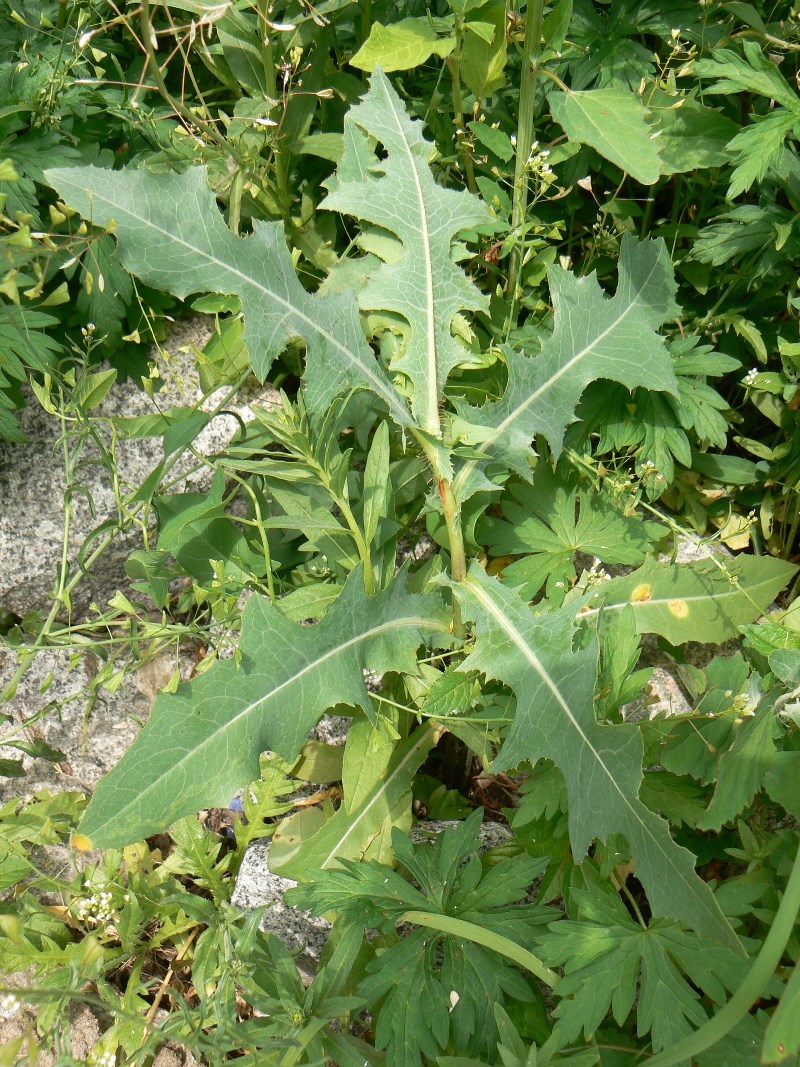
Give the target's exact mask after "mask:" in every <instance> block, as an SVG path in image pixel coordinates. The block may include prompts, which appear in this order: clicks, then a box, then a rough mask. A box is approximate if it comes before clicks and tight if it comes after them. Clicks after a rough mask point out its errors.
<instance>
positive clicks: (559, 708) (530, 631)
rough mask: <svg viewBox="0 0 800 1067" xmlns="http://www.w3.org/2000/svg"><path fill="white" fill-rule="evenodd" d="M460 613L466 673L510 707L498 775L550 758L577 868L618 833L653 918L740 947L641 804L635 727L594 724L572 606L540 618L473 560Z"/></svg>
mask: <svg viewBox="0 0 800 1067" xmlns="http://www.w3.org/2000/svg"><path fill="white" fill-rule="evenodd" d="M454 592H455V593H456V595H457V596H458V599H459V600H460V602H461V604H462V610H463V612H464V615H465V616H466V617H467V618H469V619H474V620H475V622H476V624H477V625H476V633H477V641H476V644H475V651H474V652H472V653H471V654H470V655H469V656H467V658H466V660H465V661H464V664H463V668H464V670H477V671H481V672H482V673H484V674H485V675H486V677H487V678H490V679H496V680H497V681H501V682H504V683H505V684H506V685H509V686H510V687H511V688H512V689H513V690H514V692H515V693H516V696H517V711H516V716H515V718H514V721H513V723H512V725H511V728H510V730H509V733H508V737H507V739H506V741H505V743H504V745H503V747H502V748H501V750H500V752H499V754H498V756H497V759H496V760H495V763H494V768H495V769H496V770H504V769H507V768H511V767H517V766H519V765H520V764H521V763H522V762H524V761H526V760H528V761H530V762H531V763H536V761H537V760H539V759H550V760H552V761H553V763H555V764H556V766H557V767H558V768H559V769H560V770H561V772H562V774H563V775H564V778H565V780H566V784H567V796H568V802H569V831H570V842H571V844H572V851H573V856H574V858H575V861H576V862H578V863H580V862H581V861H582V860H583V858H584V856H586V854H587V852H588V849H589V846H590V845H591V843H592V841H593V840H595V839H598V840H601V841H606V840H607V839H608V838H609V836H610V835H611V834H616V833H620V834H623V835H624V836H625V838H626V839H627V841H628V845H629V847H630V851H631V859H632V861H633V863H634V865H635V867H636V875H637V877H638V878H639V880H640V881H641V883H642V885H643V886H644V887H645V890H646V892H647V897H648V900H649V901H650V906H651V908H652V910H653V912H654V914H656V915H659V916H664V917H668V918H676V919H681V920H685V921H686V922H689V923H690V924H691V925H692V927H693V928H694V929H695V930H696V931H697V932H698V933H699V934H701V935H703V936H706V937H709V938H711V939H716V940H718V941H720V942H721V943H722V944H725V945H727V946H729V947H730V948H733V949H734V950H735V951H740V946H739V942H738V939H737V937H736V935H735V934H734V933H733V931H732V929H731V927H730V926H729V924H728V922H727V920H726V919H725V917H724V915H723V914H722V912H721V910H720V908H719V906H718V905H717V903H716V901H715V900H714V896H713V894H712V892H711V890H710V888H709V887H708V886H707V885H706V884H705V883H704V882H703V881H701V879H700V878H699V877H698V875H697V874H696V873H695V870H694V857H693V856H692V854H691V853H690V852H688V851H687V850H686V849H685V848H681V847H680V846H678V845H676V844H675V842H674V841H673V840H672V838H671V837H670V833H669V827H668V825H667V823H666V822H665V821H664V820H663V819H660V818H659V817H658V816H657V815H655V814H654V813H653V812H651V811H650V810H649V809H648V808H646V807H645V805H644V804H643V803H642V801H641V800H640V799H639V786H640V784H641V781H642V754H643V750H642V739H641V735H640V733H639V731H638V729H637V728H636V727H635V726H633V725H619V726H609V725H602V724H600V723H598V722H597V720H596V718H595V712H594V691H595V679H596V676H597V659H598V645H597V640H596V638H595V637H592V638H591V639H590V640H589V641H588V642H587V643H586V644H585V646H584V647H582V648H578V649H575V648H573V640H574V637H575V635H574V622H575V610H576V608H575V604H574V602H573V603H571V604H569V603H568V604H567V605H565V606H564V607H562V608H560V609H559V610H558V611H552V612H547V613H543V614H542V615H541V616H539V617H537V615H536V614H535V613H534V612H533V611H532V610H531V608H530V607H529V606H528V604H527V602H526V601H525V600H523V599H522V598H521V597H520V596H519V595H518V594H517V593H516V592H514V591H512V590H510V589H508V588H506V587H505V586H503V585H502V583H501V582H499V581H497V579H492V578H489V577H487V575H486V574H485V573H484V571H483V570H482V568H481V567H479V566H478V565H477V564H473V566H472V567H471V569H470V571H469V574H468V576H467V579H466V581H465V582H462V583H461V584H460V585H457V586H456V585H455V584H454Z"/></svg>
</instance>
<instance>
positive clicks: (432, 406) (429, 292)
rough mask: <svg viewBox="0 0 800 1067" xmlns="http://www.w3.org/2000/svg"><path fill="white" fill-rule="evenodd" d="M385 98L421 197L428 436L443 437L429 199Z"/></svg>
mask: <svg viewBox="0 0 800 1067" xmlns="http://www.w3.org/2000/svg"><path fill="white" fill-rule="evenodd" d="M385 97H386V99H387V101H388V103H389V107H390V108H391V113H392V118H393V119H394V122H395V127H396V129H397V134H398V136H399V138H400V141H401V143H402V145H403V149H404V151H405V154H406V156H407V158H408V165H409V167H410V169H411V173H412V174H413V176H414V188H415V190H416V194H417V203H418V206H419V218H420V238H421V241H422V247H423V263H424V269H425V292H426V297H427V298H426V301H425V318H426V322H427V363H428V381H427V395H426V397H425V429H426V430H427V431H428V433H432V434H434V435H436V436H437V437H438V436H439V434H440V433H441V426H440V423H439V404H438V395H437V394H438V374H437V360H436V333H435V327H436V314H435V310H434V307H435V300H434V289H433V261H432V259H431V244H430V230H429V226H428V215H427V212H426V210H425V198H424V196H423V194H422V185H421V183H420V179H419V172H418V171H417V168H416V165H415V161H414V154H413V152H412V151H411V146H410V144H409V143H408V139H407V138H406V136H405V134H404V133H403V127H402V124H401V122H400V116H399V115H398V113H397V108H396V107H395V102H394V99H393V98H392V96H391V94H389V93H386V94H385Z"/></svg>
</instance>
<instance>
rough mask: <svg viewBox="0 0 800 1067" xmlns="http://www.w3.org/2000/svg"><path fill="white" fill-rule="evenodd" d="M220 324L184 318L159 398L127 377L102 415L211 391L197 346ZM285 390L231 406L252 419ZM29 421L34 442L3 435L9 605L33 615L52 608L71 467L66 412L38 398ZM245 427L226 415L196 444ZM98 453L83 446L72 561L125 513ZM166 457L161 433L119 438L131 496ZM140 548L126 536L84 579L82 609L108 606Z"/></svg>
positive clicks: (186, 485)
mask: <svg viewBox="0 0 800 1067" xmlns="http://www.w3.org/2000/svg"><path fill="white" fill-rule="evenodd" d="M212 330H213V320H211V319H210V318H207V317H203V318H200V317H193V318H188V319H185V320H181V321H179V322H177V323H175V324H174V326H173V327H172V328H171V330H170V332H169V336H168V339H167V341H166V342H165V344H164V345H163V346H162V352H161V353H158V352H155V351H154V352H153V357H152V358H153V360H154V361H156V362H157V363H158V364H159V369H160V373H161V377H162V379H163V382H164V387H163V389H162V390H161V391H160V392H158V393H157V394H156V395H155V399H154V400H151V399H150V397H148V396H147V394H146V393H145V392H144V391H143V390H142V389H141V388H139V387H138V385H136V384H135V383H134V382H131V381H127V382H124V383H122V384H120V385H115V386H114V387H113V388H112V389H111V391H110V392H109V394H108V396H107V397H106V398H105V400H104V401H103V403H102V404H101V405H100V406H99V407H98V408H97V409H96V410H95V411H94V412H93V413H92V414H93V416H96V417H98V418H102V417H104V416H105V417H109V418H110V417H114V416H136V415H149V414H154V413H156V412H157V411H159V410H167V409H169V408H174V407H180V406H187V405H192V404H195V403H197V402H198V401H199V400H201V399H202V391H201V389H200V386H199V381H198V376H197V372H196V369H195V365H194V356H193V355H192V353H191V351H190V347H191V346H194V347H196V348H202V346H203V345H204V344H205V343H206V341H207V340H208V339H209V337H210V336H211V333H212ZM223 395H224V391H220V392H218V393H213V394H211V395H210V396H209V397H207V398H206V399H205V400H204V401H203V404H202V407H203V410H206V411H210V410H212V409H213V408H214V406H215V405H216V404H217V403H218V402H219V400H220V398H221V397H222V396H223ZM276 396H277V394H276V393H275V391H274V390H272V389H271V388H268V387H265V388H264V389H263V390H258V391H257V392H256V393H254V394H253V396H252V397H248V396H244V397H242V396H240V397H239V398H238V399H237V403H236V404H233V405H231V406H230V410H232V411H236V412H237V414H239V415H240V416H241V417H242V418H243V419H244V420H245V421H247V420H248V419H250V418H252V414H251V412H250V411H249V406H248V402H249V401H250V400H251V399H258V400H259V401H261V402H264V403H270V402H274V400H275V398H276ZM21 422H22V427H23V430H24V431H25V433H26V434H27V435H28V439H29V440H28V443H27V444H25V445H10V444H5V443H0V561H1V563H2V565H0V609H5V610H6V611H12V612H14V613H16V614H17V615H21V616H24V615H25V614H26V613H27V612H29V611H31V610H34V609H42V608H44V609H45V610H47V609H48V606H49V604H48V602H49V598H50V594H51V592H52V589H53V585H54V582H55V579H56V575H57V569H58V566H59V563H60V560H61V549H62V541H63V533H64V510H63V509H64V493H65V489H66V475H65V471H64V457H63V453H62V449H61V447H60V446H59V443H58V441H59V434H60V432H61V431H60V424H59V422H58V420H57V419H55V418H54V417H53V416H51V415H48V414H47V413H46V412H45V411H44V410H43V409H42V408H41V407H40V405H39V404H38V402H37V401H36V400H35V399H34V398H31V400H30V401H29V403H28V404H27V406H26V408H25V409H24V411H23V412H22V413H21ZM238 425H239V424H238V422H237V420H236V418H234V417H233V416H232V415H219V416H217V417H216V418H215V419H213V420H212V421H211V423H209V425H208V426H207V427H206V428H205V429H204V430H203V431H202V433H201V434H200V435H199V436H198V437H197V439H196V441H195V447H196V448H197V450H198V451H200V452H201V453H202V454H203V455H206V456H210V455H212V454H213V453H215V452H218V451H219V450H220V449H222V448H223V447H224V446H225V445H226V444H227V443H228V441H229V440H230V438H231V437H232V435H233V433H234V432H235V430H236V429H237V428H238ZM105 436H106V439H107V440H108V439H109V438H110V432H109V431H108V428H106V434H105ZM98 457H99V453H98V450H97V448H96V446H94V445H87V446H86V447H85V449H84V450H83V452H82V453H81V466H80V470H79V472H78V474H79V481H80V484H81V485H82V486H84V487H85V490H86V492H85V493H84V492H75V493H73V495H72V503H73V508H74V518H73V523H72V532H71V538H70V542H71V544H70V550H69V559H70V563H71V564H72V565H73V566H74V563H75V560H76V559H77V556H78V552H79V550H80V548H81V545H82V544H83V542H84V540H85V539H86V537H87V536H88V535H89V534H90V533H91V532H92V531H93V530H94V529H96V528H97V527H98V526H99V525H100V524H101V523H103V522H104V521H105V520H107V519H109V518H113V517H115V516H116V515H117V506H116V499H115V491H114V486H113V485H112V479H111V478H110V476H109V474H108V472H107V471H106V470H105V469H104V468H103V467H102V466H101V465H99V464H98V463H97V462H96V461H97V459H98ZM162 458H163V448H162V444H161V439H160V438H148V439H144V440H126V441H120V442H119V443H118V448H117V463H116V477H117V478H118V480H119V490H120V492H121V494H122V495H123V496H124V494H125V493H126V491H129V490H131V489H135V488H138V486H140V485H141V484H142V482H143V481H144V480H145V478H146V477H147V476H148V474H149V473H150V472H151V471H152V470H153V468H154V467H155V466H156V465H157V464H158V462H159V461H160V460H161V459H162ZM195 465H196V461H195V460H194V459H192V458H191V457H185V458H184V459H183V460H182V461H181V463H180V464H179V466H178V467H177V468H176V471H177V472H178V473H182V472H188V471H189V470H190V467H193V466H195ZM210 477H211V472H210V469H209V468H208V467H203V468H201V469H200V470H197V471H194V472H192V473H188V474H187V477H186V479H185V481H184V482H183V483H182V484H180V485H178V486H176V487H175V491H186V490H195V491H196V490H198V489H203V488H205V487H206V486H207V485H208V484H209V481H210ZM90 500H91V503H90ZM93 512H94V514H93ZM140 546H141V534H138V535H137V534H136V533H132V534H130V535H127V536H121V537H119V538H117V540H116V541H115V542H114V544H113V545H112V546H110V547H109V549H108V550H107V551H106V552H105V553H104V554H103V556H102V557H101V558H100V559H99V560H98V562H97V565H96V566H94V567H93V568H92V571H91V573H90V574H89V575H88V576H87V577H86V578H84V579H83V580H82V581H81V583H80V584H79V586H78V587H77V589H76V591H75V593H74V595H73V603H72V611H73V616H77V615H79V614H82V613H83V612H85V611H86V609H87V608H88V606H89V604H90V603H91V602H92V601H97V602H98V603H99V604H101V606H103V605H104V604H105V602H106V601H107V600H108V598H109V597H110V596H112V595H113V593H114V591H115V589H116V588H117V587H118V586H122V587H124V586H125V584H126V579H125V575H124V571H123V564H124V562H125V559H126V558H127V556H128V555H129V554H130V552H131V551H132V550H133V549H134V548H137V547H140Z"/></svg>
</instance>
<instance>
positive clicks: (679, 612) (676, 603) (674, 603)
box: [667, 600, 689, 619]
mask: <svg viewBox="0 0 800 1067" xmlns="http://www.w3.org/2000/svg"><path fill="white" fill-rule="evenodd" d="M667 607H668V608H669V610H670V611H671V612H672V614H673V615H674V616H675V618H676V619H685V618H686V616H687V615H688V614H689V605H688V604H687V603H686V601H685V600H670V602H669V604H667Z"/></svg>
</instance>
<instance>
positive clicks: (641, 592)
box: [631, 584, 653, 604]
mask: <svg viewBox="0 0 800 1067" xmlns="http://www.w3.org/2000/svg"><path fill="white" fill-rule="evenodd" d="M652 596H653V587H652V585H646V584H645V585H637V586H636V588H635V589H634V591H633V592H632V593H631V603H632V604H645V603H646V602H647V601H648V600H651V599H652Z"/></svg>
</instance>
